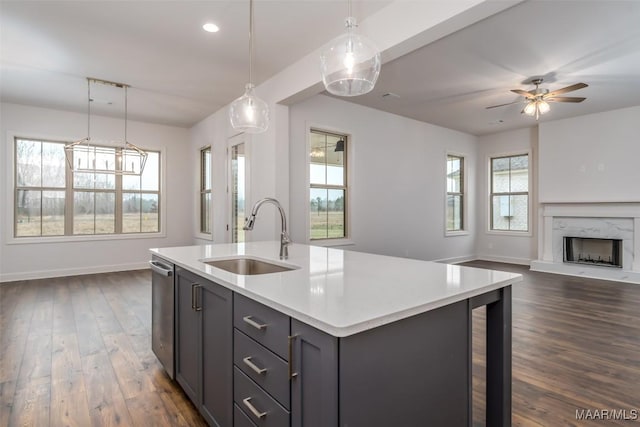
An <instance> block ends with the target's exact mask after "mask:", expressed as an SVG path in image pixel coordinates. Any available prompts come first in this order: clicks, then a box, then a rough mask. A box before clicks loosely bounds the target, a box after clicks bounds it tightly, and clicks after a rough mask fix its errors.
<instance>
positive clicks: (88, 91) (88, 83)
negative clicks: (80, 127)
mask: <svg viewBox="0 0 640 427" xmlns="http://www.w3.org/2000/svg"><path fill="white" fill-rule="evenodd" d="M87 140H88V141H89V140H91V80H90V79H87Z"/></svg>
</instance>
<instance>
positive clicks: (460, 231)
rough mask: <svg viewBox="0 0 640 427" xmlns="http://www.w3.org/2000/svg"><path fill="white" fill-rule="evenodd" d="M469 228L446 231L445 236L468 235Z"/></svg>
mask: <svg viewBox="0 0 640 427" xmlns="http://www.w3.org/2000/svg"><path fill="white" fill-rule="evenodd" d="M469 234H471V233H469V230H459V231H445V232H444V237H455V236H468V235H469Z"/></svg>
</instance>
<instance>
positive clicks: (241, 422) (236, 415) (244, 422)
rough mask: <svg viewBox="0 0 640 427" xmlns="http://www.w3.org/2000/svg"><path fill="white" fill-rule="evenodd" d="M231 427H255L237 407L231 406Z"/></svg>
mask: <svg viewBox="0 0 640 427" xmlns="http://www.w3.org/2000/svg"><path fill="white" fill-rule="evenodd" d="M233 427H256V425H255V424H254V423H253V421H251V419H249V416H248V415H247V414H245V413H244V412H242V410H241V409H240V408H239V407H238V405H236V404H234V405H233Z"/></svg>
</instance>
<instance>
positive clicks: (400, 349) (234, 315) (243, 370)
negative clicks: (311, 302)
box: [176, 267, 510, 427]
mask: <svg viewBox="0 0 640 427" xmlns="http://www.w3.org/2000/svg"><path fill="white" fill-rule="evenodd" d="M507 297H509V301H510V294H509V295H507ZM507 297H505V298H507ZM176 299H177V303H176V304H177V317H176V350H177V352H176V379H177V381H178V383H179V384H180V385H181V386H182V388H183V389H184V391H185V393H186V394H187V395H188V396H189V398H190V399H191V400H192V401H193V403H194V404H195V405H196V407H197V408H198V409H199V410H200V412H201V413H202V414H203V416H204V417H205V419H206V420H207V422H208V423H209V424H210V425H212V426H218V427H231V426H235V427H289V426H290V427H351V426H354V427H355V426H367V427H387V426H393V425H398V426H403V427H422V426H425V425H433V426H468V425H469V423H470V420H471V403H472V402H471V400H470V399H471V397H470V396H471V395H470V390H471V356H470V355H471V329H470V327H471V309H472V307H473V304H472V303H471V302H470V301H467V300H465V301H460V302H457V303H453V304H449V305H446V306H444V307H441V308H438V309H434V310H431V311H427V312H425V313H422V314H418V315H415V316H412V317H409V318H406V319H403V320H399V321H397V322H393V323H390V324H387V325H383V326H380V327H377V328H374V329H370V330H367V331H365V332H361V333H358V334H355V335H350V336H347V337H343V338H337V337H334V336H331V335H329V334H327V333H325V332H322V331H320V330H318V329H316V328H314V327H312V326H309V325H307V324H305V323H303V322H301V321H298V320H296V319H293V318H290V317H289V316H287V315H285V314H283V313H281V312H279V311H277V310H274V309H272V308H269V307H267V306H265V305H263V304H260V303H258V302H256V301H254V300H252V299H250V298H247V297H245V296H243V295H240V294H234V293H233V292H232V291H230V290H229V289H226V288H223V287H221V286H219V285H216V284H215V283H212V282H210V281H207V280H206V279H204V278H201V277H199V276H197V275H195V274H193V273H190V272H187V271H185V270H182V269H180V268H178V267H176ZM494 299H495V298H494ZM505 304H506V303H505ZM488 313H490V312H489V311H488ZM505 348H506V347H505ZM509 368H510V366H509ZM508 373H510V371H509V372H508ZM508 421H509V420H506V421H504V422H500V425H508ZM496 425H497V424H496Z"/></svg>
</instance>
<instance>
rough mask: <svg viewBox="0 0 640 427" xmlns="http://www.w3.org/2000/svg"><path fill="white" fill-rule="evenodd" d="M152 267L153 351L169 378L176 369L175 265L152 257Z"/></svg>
mask: <svg viewBox="0 0 640 427" xmlns="http://www.w3.org/2000/svg"><path fill="white" fill-rule="evenodd" d="M149 265H150V266H151V272H152V276H151V301H152V306H151V349H152V350H153V352H154V353H155V355H156V357H157V358H158V360H160V363H162V366H164V369H165V370H166V371H167V373H168V374H169V376H170V377H171V378H172V379H173V378H175V369H174V360H175V359H174V352H173V343H174V329H173V317H174V298H175V296H174V284H173V264H171V263H170V262H167V261H165V260H163V259H162V258H159V257H156V256H155V255H154V256H152V258H151V261H149Z"/></svg>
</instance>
